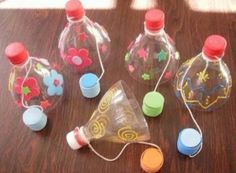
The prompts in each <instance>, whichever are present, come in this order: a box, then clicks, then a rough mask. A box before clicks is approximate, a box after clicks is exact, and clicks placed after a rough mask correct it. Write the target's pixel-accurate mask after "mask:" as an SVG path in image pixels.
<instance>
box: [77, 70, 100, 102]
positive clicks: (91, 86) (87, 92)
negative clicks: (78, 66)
mask: <svg viewBox="0 0 236 173" xmlns="http://www.w3.org/2000/svg"><path fill="white" fill-rule="evenodd" d="M79 85H80V90H81V92H82V94H83V96H84V97H86V98H94V97H96V96H97V95H98V94H99V93H100V82H99V80H98V77H97V75H95V74H93V73H87V74H84V75H83V76H82V77H81V78H80V80H79Z"/></svg>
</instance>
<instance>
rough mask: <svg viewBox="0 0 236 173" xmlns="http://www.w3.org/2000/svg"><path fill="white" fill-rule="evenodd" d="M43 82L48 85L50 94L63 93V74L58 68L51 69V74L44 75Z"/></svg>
mask: <svg viewBox="0 0 236 173" xmlns="http://www.w3.org/2000/svg"><path fill="white" fill-rule="evenodd" d="M43 83H44V84H45V85H46V86H48V89H47V93H48V95H49V96H53V95H62V93H63V87H62V85H63V83H64V80H63V76H62V75H61V74H59V73H57V71H56V70H51V72H50V74H49V75H46V76H44V78H43Z"/></svg>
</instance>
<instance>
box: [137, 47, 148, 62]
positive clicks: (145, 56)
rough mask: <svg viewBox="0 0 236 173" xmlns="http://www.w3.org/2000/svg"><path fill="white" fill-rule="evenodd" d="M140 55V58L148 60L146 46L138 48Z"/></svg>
mask: <svg viewBox="0 0 236 173" xmlns="http://www.w3.org/2000/svg"><path fill="white" fill-rule="evenodd" d="M138 56H139V58H143V60H144V61H146V60H147V52H146V50H144V48H142V49H139V50H138Z"/></svg>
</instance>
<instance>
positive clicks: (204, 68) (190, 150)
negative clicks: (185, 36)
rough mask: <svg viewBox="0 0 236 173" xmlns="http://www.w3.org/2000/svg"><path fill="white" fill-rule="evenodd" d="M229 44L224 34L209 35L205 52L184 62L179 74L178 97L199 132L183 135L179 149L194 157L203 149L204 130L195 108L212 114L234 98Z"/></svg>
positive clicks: (175, 84)
mask: <svg viewBox="0 0 236 173" xmlns="http://www.w3.org/2000/svg"><path fill="white" fill-rule="evenodd" d="M226 44H227V42H226V40H225V38H224V37H222V36H220V35H211V36H209V37H208V38H207V39H206V41H205V43H204V46H203V49H202V53H200V54H199V55H197V56H196V57H193V58H191V59H189V60H188V61H186V62H185V63H183V65H182V66H181V67H180V68H179V70H178V72H177V73H176V78H175V82H174V87H175V92H176V96H177V97H178V98H179V99H180V100H181V101H182V102H183V103H184V105H185V106H186V108H187V109H188V111H189V113H190V116H191V118H192V120H193V122H194V123H195V125H196V127H197V129H198V131H197V130H195V129H193V128H187V129H184V130H182V131H181V132H180V133H179V137H178V141H177V148H178V150H179V152H180V153H182V154H185V155H189V156H190V157H194V156H196V155H197V154H198V153H199V152H200V151H201V149H202V131H201V128H200V127H199V125H198V123H197V121H196V120H195V118H194V115H193V113H192V111H191V109H197V110H203V111H212V110H214V109H215V108H218V107H220V106H222V105H223V104H224V103H225V102H226V100H227V99H228V98H229V96H230V91H231V87H232V79H231V75H230V71H229V69H228V67H227V65H226V64H225V63H224V61H223V60H222V57H223V56H224V53H225V49H226Z"/></svg>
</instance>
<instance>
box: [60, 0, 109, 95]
mask: <svg viewBox="0 0 236 173" xmlns="http://www.w3.org/2000/svg"><path fill="white" fill-rule="evenodd" d="M65 8H66V14H67V20H68V23H67V25H66V27H65V28H64V30H63V31H62V33H61V35H60V39H59V44H58V47H59V50H60V54H61V57H62V59H63V60H64V61H65V63H66V64H68V65H69V66H70V67H71V68H72V69H74V70H75V72H78V73H82V74H83V75H82V76H81V77H80V80H79V85H80V89H81V93H82V95H83V96H84V97H86V98H94V97H96V96H97V95H98V94H99V93H100V90H101V89H100V80H101V78H102V77H103V75H104V72H105V70H104V67H103V62H104V61H105V60H106V59H107V58H108V56H109V54H110V38H109V36H108V34H107V32H106V30H105V29H104V28H103V27H101V26H100V25H99V24H97V23H94V22H92V21H91V20H90V19H89V18H88V17H87V16H86V15H85V10H84V8H83V6H82V4H81V2H80V1H79V0H69V1H68V2H67V3H66V7H65ZM99 65H100V68H101V70H100V69H99V68H98V66H99ZM99 71H101V72H99ZM88 72H90V73H88ZM98 73H100V75H99V76H98V75H97V74H98Z"/></svg>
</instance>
